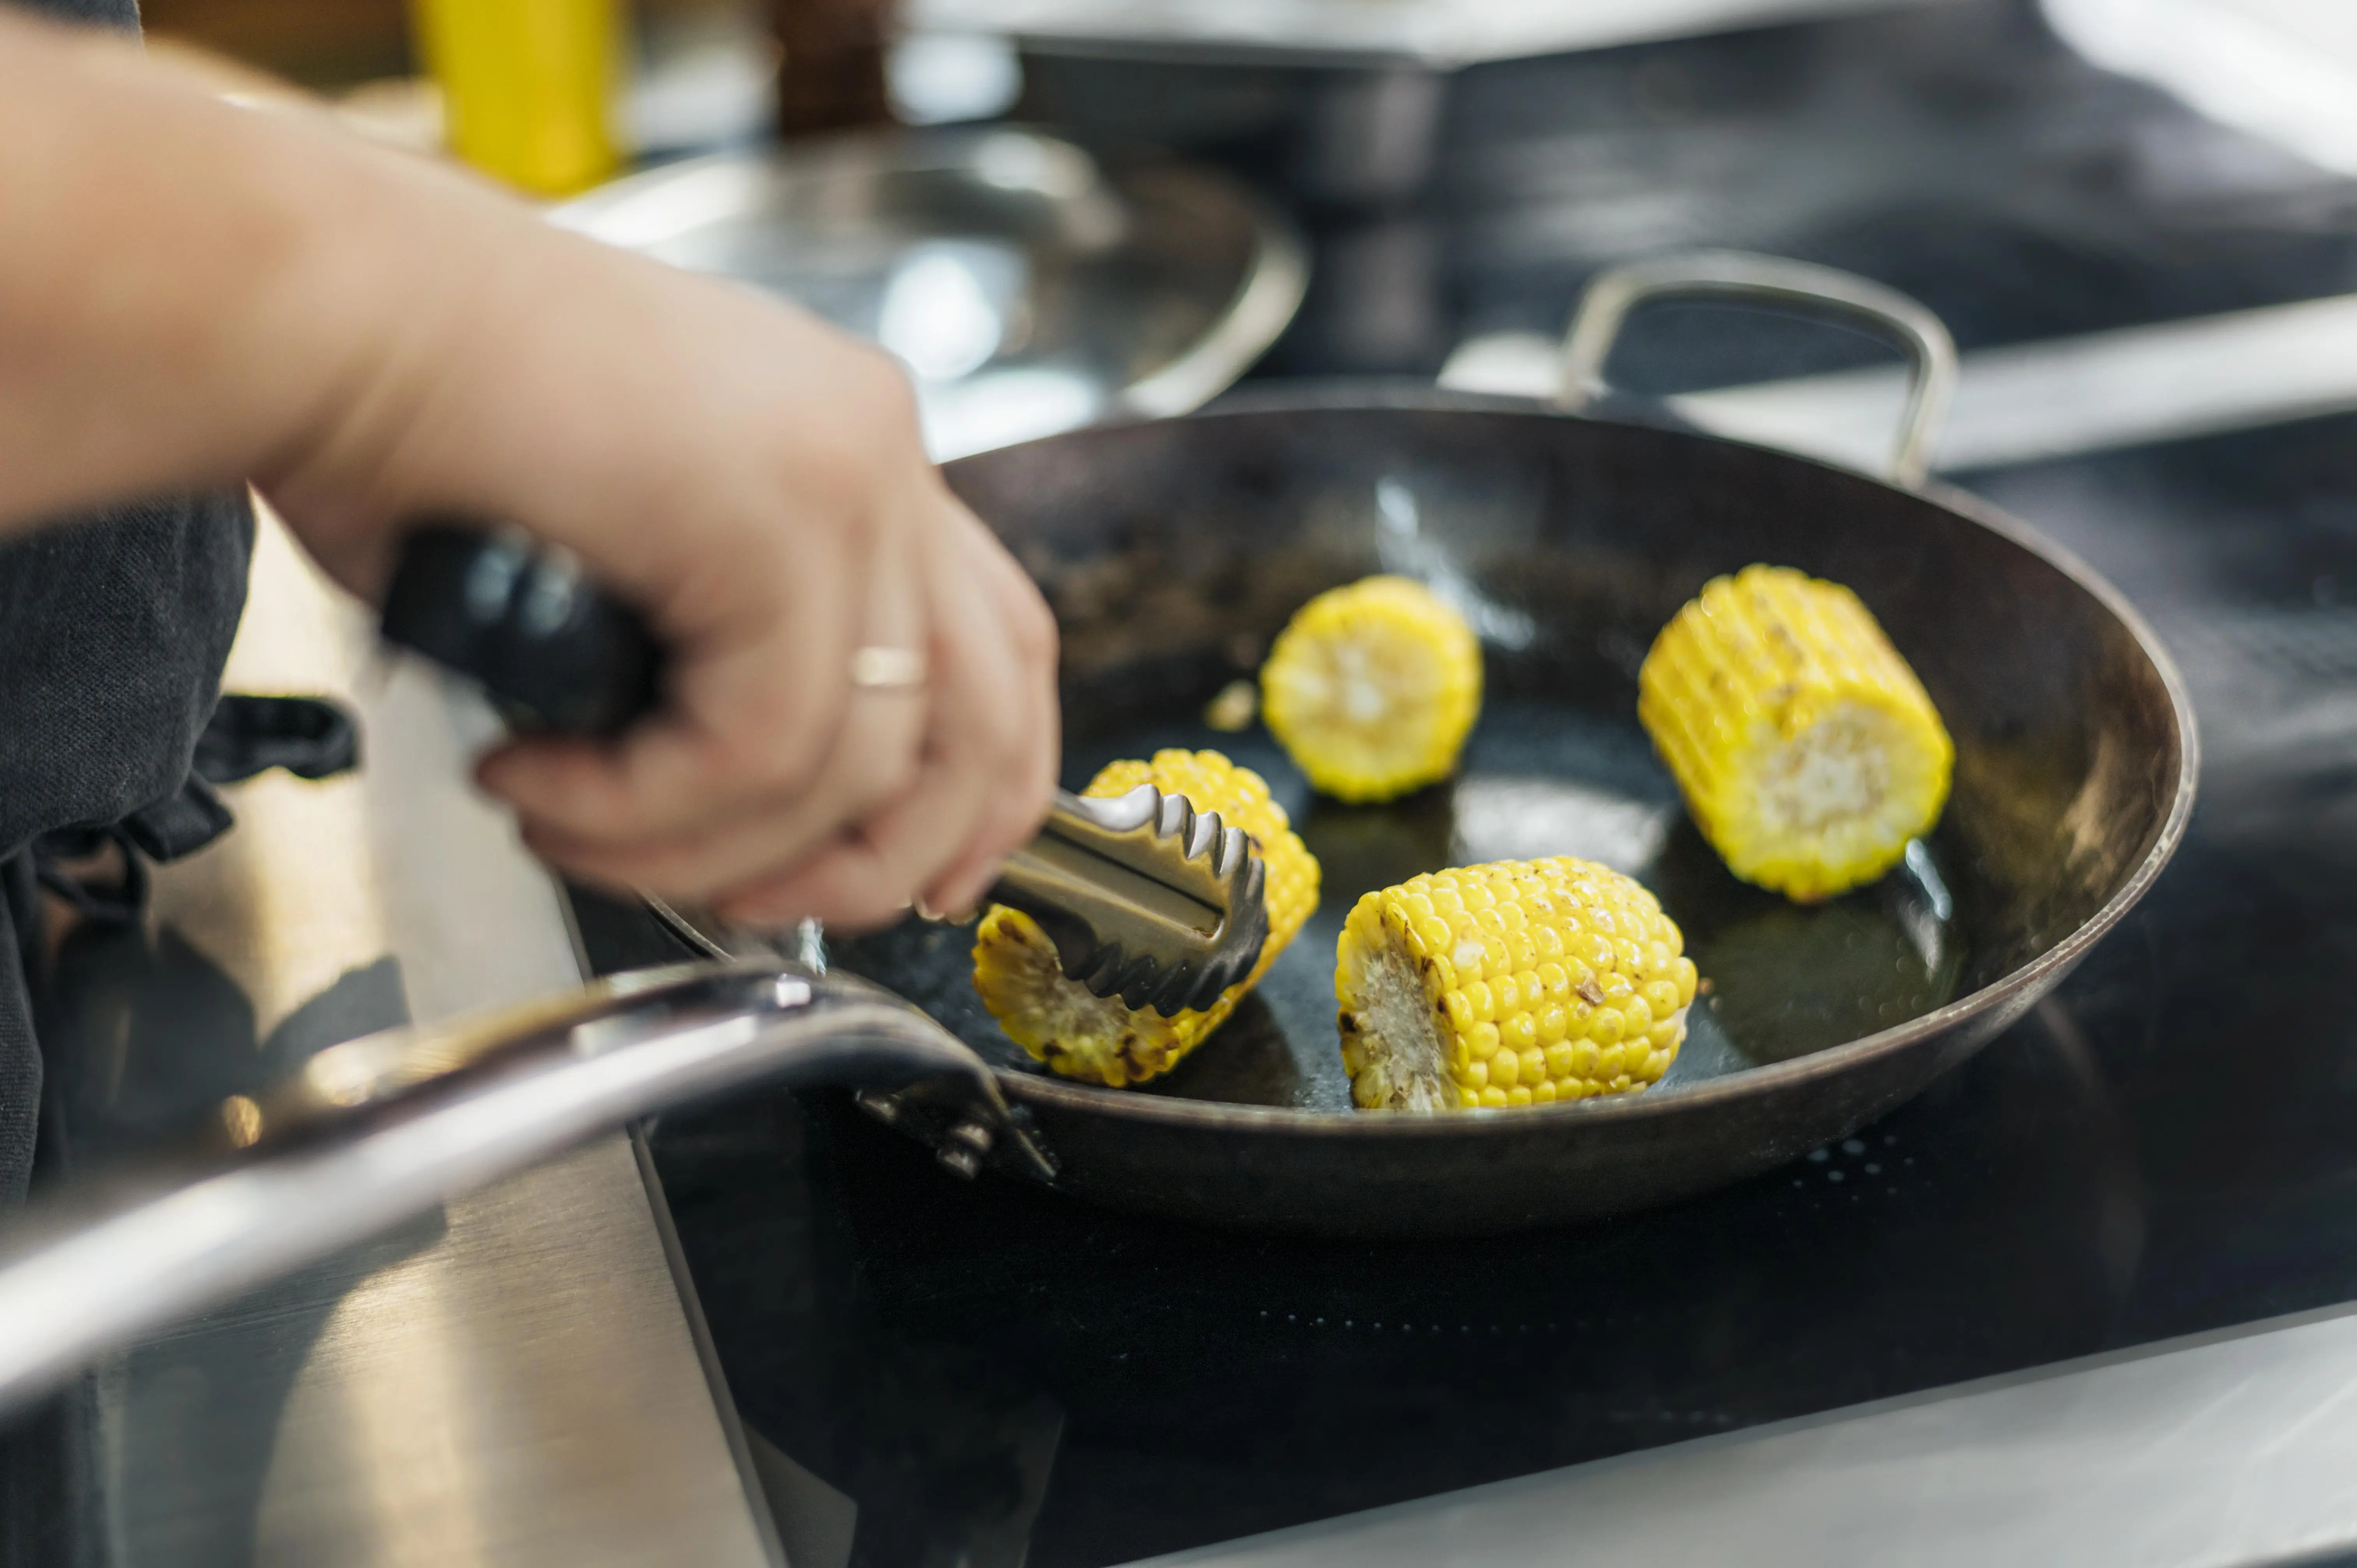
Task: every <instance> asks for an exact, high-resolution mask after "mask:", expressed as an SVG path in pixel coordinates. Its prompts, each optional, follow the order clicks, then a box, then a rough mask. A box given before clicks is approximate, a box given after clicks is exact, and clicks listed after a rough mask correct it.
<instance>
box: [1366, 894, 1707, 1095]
mask: <svg viewBox="0 0 2357 1568" xmlns="http://www.w3.org/2000/svg"><path fill="white" fill-rule="evenodd" d="M1684 945H1685V939H1684V937H1682V936H1681V935H1680V934H1679V932H1678V928H1677V927H1676V926H1675V925H1674V924H1673V923H1672V922H1671V920H1670V918H1668V917H1667V916H1665V915H1663V913H1662V907H1661V905H1660V903H1659V902H1657V901H1656V900H1655V899H1654V897H1653V896H1652V894H1651V893H1648V892H1647V891H1645V889H1644V888H1642V887H1640V886H1637V884H1635V883H1634V882H1631V881H1630V880H1629V878H1627V877H1625V876H1623V875H1620V873H1619V872H1617V871H1608V870H1607V869H1605V868H1604V867H1603V866H1600V865H1593V864H1591V863H1590V862H1587V861H1585V860H1574V859H1572V858H1571V857H1570V856H1568V855H1564V856H1558V857H1555V858H1554V859H1549V860H1509V861H1499V862H1496V863H1494V864H1492V865H1474V866H1468V867H1465V868H1463V869H1461V870H1457V871H1434V872H1427V873H1426V874H1425V875H1421V876H1414V877H1410V878H1409V879H1408V880H1407V881H1405V882H1403V883H1401V884H1400V885H1399V886H1396V887H1386V888H1384V889H1383V890H1382V891H1381V892H1377V893H1370V894H1368V895H1367V896H1366V897H1363V898H1361V899H1360V900H1359V902H1358V904H1357V906H1356V907H1354V908H1352V909H1351V915H1350V918H1349V919H1347V920H1345V921H1344V922H1343V924H1342V940H1341V942H1340V946H1339V950H1338V952H1337V954H1336V960H1337V963H1336V968H1335V971H1334V993H1335V995H1336V996H1337V997H1339V998H1340V1002H1341V1020H1340V1021H1341V1030H1342V1065H1343V1066H1344V1068H1346V1069H1348V1070H1349V1072H1350V1074H1351V1099H1352V1100H1353V1101H1355V1102H1356V1103H1357V1104H1358V1106H1359V1107H1360V1109H1361V1110H1365V1111H1412V1112H1438V1111H1449V1110H1458V1109H1466V1110H1472V1109H1479V1108H1484V1107H1487V1108H1493V1109H1499V1110H1503V1109H1505V1108H1507V1107H1509V1106H1523V1105H1551V1104H1554V1103H1555V1102H1557V1101H1568V1100H1585V1099H1587V1098H1588V1097H1590V1096H1592V1095H1598V1094H1626V1093H1636V1092H1640V1091H1641V1090H1644V1089H1645V1088H1646V1087H1647V1086H1648V1085H1650V1084H1652V1083H1653V1082H1655V1081H1656V1080H1658V1079H1660V1078H1661V1076H1662V1074H1663V1073H1664V1072H1667V1071H1668V1070H1669V1067H1670V1064H1671V1063H1672V1062H1673V1061H1674V1060H1676V1059H1677V1054H1678V1046H1679V1045H1680V1043H1681V1042H1683V1041H1684V1038H1685V1031H1686V1008H1687V1007H1688V1006H1690V1005H1691V1004H1693V1002H1694V997H1695V984H1696V977H1695V966H1694V961H1693V960H1692V959H1689V958H1687V957H1686V956H1685V954H1684V951H1683V949H1684Z"/></svg>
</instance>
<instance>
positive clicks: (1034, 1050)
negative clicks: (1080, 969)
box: [974, 749, 1318, 1089]
mask: <svg viewBox="0 0 2357 1568" xmlns="http://www.w3.org/2000/svg"><path fill="white" fill-rule="evenodd" d="M1140 784H1152V785H1153V786H1154V787H1155V788H1156V789H1160V790H1162V791H1164V792H1165V793H1166V794H1178V795H1184V796H1185V797H1186V798H1187V800H1188V801H1189V804H1191V805H1192V806H1193V807H1194V808H1195V810H1197V811H1217V812H1218V813H1219V814H1220V818H1221V820H1222V822H1227V823H1229V824H1230V825H1232V826H1234V827H1239V828H1242V829H1243V831H1244V832H1246V833H1247V834H1249V835H1250V836H1251V838H1252V841H1253V847H1254V848H1255V849H1256V850H1258V851H1259V852H1260V857H1261V859H1262V860H1263V861H1264V862H1265V863H1266V864H1267V866H1268V879H1267V885H1266V889H1265V894H1264V897H1265V898H1266V900H1267V903H1268V941H1267V943H1266V945H1265V946H1264V947H1263V948H1262V949H1261V953H1260V961H1259V962H1258V963H1256V964H1254V966H1253V972H1251V973H1250V974H1248V975H1246V976H1244V978H1243V980H1241V981H1239V982H1238V983H1235V984H1233V985H1231V986H1230V987H1228V988H1227V990H1225V991H1223V992H1222V993H1220V999H1219V1001H1217V1002H1215V1003H1213V1004H1211V1006H1210V1007H1209V1008H1206V1009H1203V1010H1201V1011H1200V1012H1199V1011H1197V1010H1195V1009H1192V1008H1189V1009H1188V1010H1187V1011H1185V1012H1182V1013H1179V1014H1178V1015H1175V1016H1173V1017H1168V1018H1166V1017H1164V1016H1163V1015H1161V1014H1159V1013H1157V1012H1156V1011H1154V1009H1152V1008H1151V1007H1145V1008H1139V1009H1137V1010H1135V1011H1132V1010H1131V1009H1130V1008H1127V1007H1125V1006H1123V1005H1122V1001H1121V998H1120V997H1118V996H1093V995H1091V994H1090V993H1089V992H1088V989H1087V988H1086V987H1084V986H1082V985H1080V984H1078V983H1074V982H1072V981H1070V980H1067V979H1065V978H1064V968H1063V965H1062V963H1061V962H1060V961H1059V960H1058V959H1057V957H1056V947H1055V944H1054V943H1053V942H1051V941H1049V940H1048V934H1047V933H1046V932H1045V931H1043V930H1041V929H1039V925H1038V923H1037V922H1035V921H1034V920H1033V919H1032V918H1031V917H1030V916H1028V915H1026V914H1024V913H1022V912H1021V911H1020V910H1017V909H1010V908H1006V906H1004V905H993V906H992V907H991V908H990V909H989V910H987V911H986V912H985V914H984V916H983V918H982V925H981V928H980V929H979V930H977V931H976V933H975V936H974V990H976V991H977V992H979V993H981V994H982V1003H983V1005H984V1006H985V1007H987V1008H988V1009H989V1010H990V1015H991V1016H992V1017H994V1018H996V1019H997V1020H998V1026H999V1027H1000V1028H1002V1029H1004V1030H1006V1033H1007V1036H1008V1037H1009V1038H1011V1039H1013V1040H1014V1041H1015V1042H1016V1044H1017V1045H1019V1046H1021V1047H1023V1048H1024V1049H1025V1050H1027V1051H1028V1052H1030V1053H1031V1056H1032V1058H1034V1059H1035V1060H1038V1061H1041V1062H1044V1063H1046V1064H1047V1066H1048V1068H1049V1070H1050V1071H1053V1072H1057V1073H1060V1074H1062V1075H1063V1076H1064V1077H1066V1078H1078V1079H1088V1080H1090V1081H1092V1082H1096V1083H1103V1084H1109V1085H1111V1086H1112V1087H1114V1088H1115V1089H1119V1088H1122V1087H1123V1086H1125V1085H1127V1084H1132V1083H1143V1082H1145V1081H1146V1079H1150V1078H1156V1077H1158V1076H1160V1075H1161V1074H1163V1073H1166V1072H1168V1071H1169V1070H1170V1069H1172V1068H1174V1067H1176V1066H1178V1065H1179V1061H1180V1060H1181V1059H1182V1058H1184V1057H1185V1056H1186V1055H1187V1053H1188V1052H1189V1051H1191V1050H1193V1049H1194V1048H1195V1047H1197V1046H1199V1045H1200V1044H1201V1043H1202V1042H1203V1038H1204V1036H1207V1035H1209V1034H1210V1033H1211V1031H1212V1030H1214V1029H1216V1028H1218V1027H1219V1026H1220V1025H1221V1024H1222V1022H1224V1021H1225V1020H1226V1018H1227V1016H1228V1015H1229V1013H1230V1012H1232V1011H1233V1009H1234V1007H1235V1004H1237V1003H1238V1002H1239V1001H1242V1000H1243V995H1244V993H1246V992H1247V991H1250V990H1251V989H1252V988H1253V987H1254V985H1257V984H1258V983H1260V977H1261V976H1262V975H1264V974H1266V973H1267V972H1268V969H1269V965H1271V964H1273V963H1275V961H1276V957H1277V955H1278V954H1279V953H1281V952H1283V951H1284V950H1285V947H1286V943H1287V942H1290V941H1291V940H1293V938H1294V934H1295V933H1296V932H1297V931H1299V930H1300V929H1301V924H1302V922H1303V921H1305V920H1307V919H1308V918H1309V916H1310V914H1311V912H1312V911H1313V910H1315V909H1316V908H1318V862H1317V860H1316V859H1315V858H1313V857H1312V856H1311V854H1310V853H1309V851H1308V849H1307V848H1305V847H1304V846H1303V844H1302V843H1301V839H1300V836H1299V835H1298V834H1297V833H1296V832H1294V831H1293V828H1292V825H1291V824H1290V823H1289V822H1286V815H1285V808H1284V807H1282V806H1280V805H1278V804H1277V803H1276V802H1275V800H1270V799H1269V794H1268V785H1267V784H1266V783H1265V781H1264V780H1263V779H1262V778H1261V776H1260V775H1259V774H1257V773H1254V771H1253V770H1252V769H1251V768H1239V767H1237V766H1236V765H1235V764H1234V763H1232V762H1231V761H1229V760H1228V759H1227V758H1226V757H1222V755H1220V754H1219V753H1218V752H1216V751H1180V750H1176V749H1172V750H1166V751H1157V752H1156V753H1155V754H1154V759H1153V760H1152V761H1150V762H1128V761H1125V762H1114V763H1110V764H1108V765H1107V766H1106V767H1105V768H1104V770H1103V772H1101V773H1099V774H1098V775H1097V776H1096V778H1095V779H1093V780H1092V781H1091V782H1090V784H1089V787H1088V788H1087V789H1084V790H1082V794H1085V795H1125V794H1127V793H1128V792H1129V791H1130V790H1132V789H1136V788H1137V787H1138V786H1139V785H1140Z"/></svg>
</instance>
